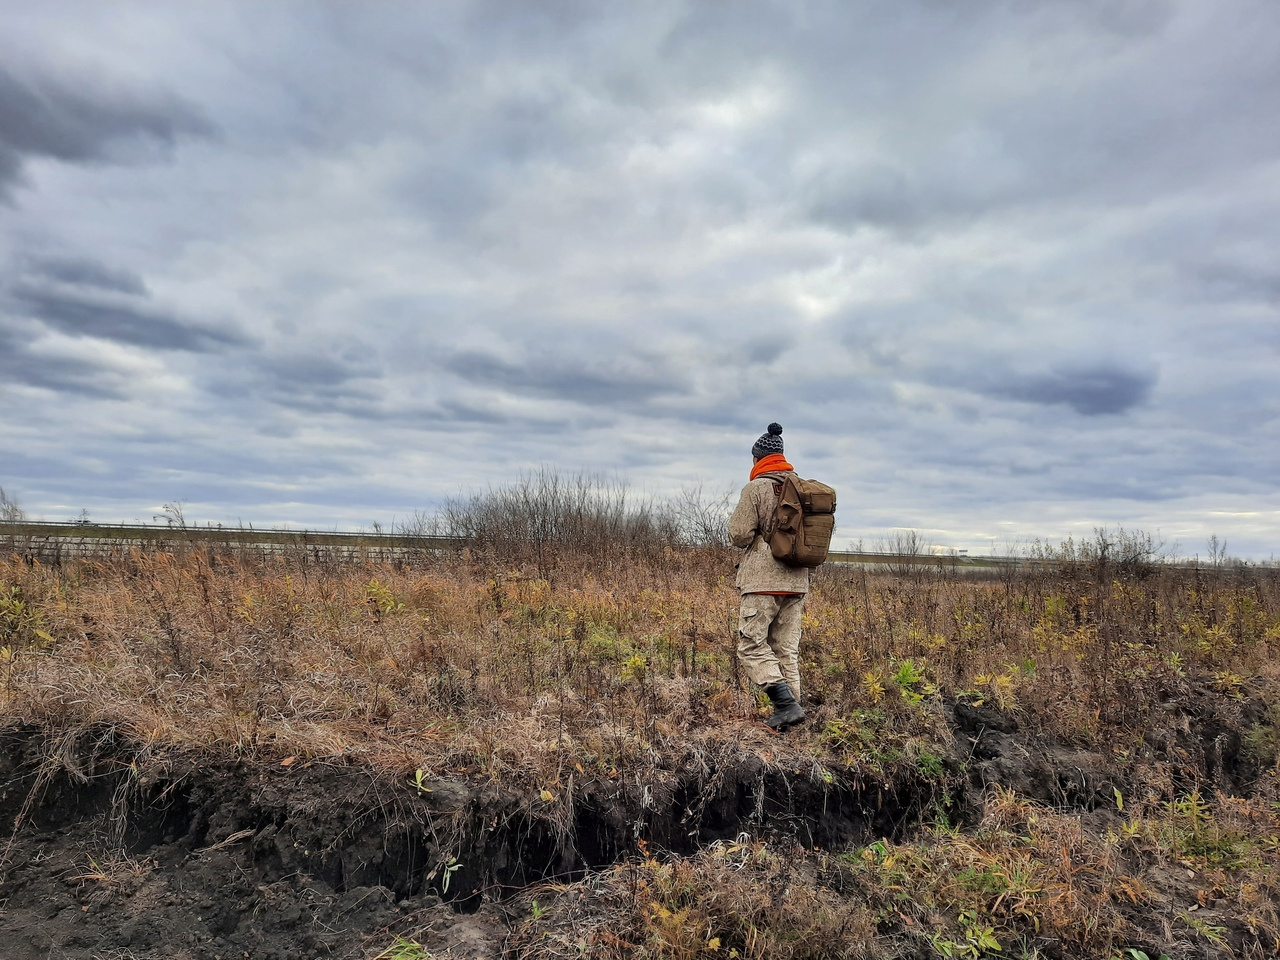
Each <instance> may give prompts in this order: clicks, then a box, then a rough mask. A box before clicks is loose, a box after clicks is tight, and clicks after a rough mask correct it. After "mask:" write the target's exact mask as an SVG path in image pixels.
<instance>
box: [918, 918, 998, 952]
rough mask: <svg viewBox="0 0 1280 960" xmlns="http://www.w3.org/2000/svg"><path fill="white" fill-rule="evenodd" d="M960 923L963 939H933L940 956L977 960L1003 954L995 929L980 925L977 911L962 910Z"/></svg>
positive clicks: (937, 937) (938, 937)
mask: <svg viewBox="0 0 1280 960" xmlns="http://www.w3.org/2000/svg"><path fill="white" fill-rule="evenodd" d="M959 921H960V928H961V937H962V939H960V940H948V939H946V938H945V937H942V936H935V937H934V938H933V948H934V949H935V950H937V951H938V953H939V955H941V956H944V957H956V958H969V960H977V958H978V957H981V956H982V955H983V954H985V953H989V952H995V953H999V952H1001V947H1000V941H999V940H997V939H996V931H995V928H994V927H992V926H989V925H987V924H983V923H979V922H978V912H977V911H976V910H961V911H960V917H959Z"/></svg>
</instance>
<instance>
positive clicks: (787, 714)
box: [764, 680, 804, 732]
mask: <svg viewBox="0 0 1280 960" xmlns="http://www.w3.org/2000/svg"><path fill="white" fill-rule="evenodd" d="M764 692H765V693H766V694H768V695H769V699H770V700H771V701H773V713H771V714H770V715H769V719H768V720H766V721H765V722H764V723H765V726H767V727H772V728H773V729H774V730H777V731H779V732H781V731H783V730H786V729H788V728H789V727H794V726H795V725H796V724H797V723H799V722H800V721H801V720H803V719H804V707H802V706H800V702H799V701H798V700H796V698H795V697H793V696H792V695H791V688H790V687H788V686H787V683H786V681H785V680H783V681H781V682H779V683H772V684H770V685H769V686H767V687H765V688H764Z"/></svg>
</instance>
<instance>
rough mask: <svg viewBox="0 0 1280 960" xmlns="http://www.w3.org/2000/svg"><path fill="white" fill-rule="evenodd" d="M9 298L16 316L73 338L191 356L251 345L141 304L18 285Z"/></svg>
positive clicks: (75, 291)
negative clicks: (37, 321)
mask: <svg viewBox="0 0 1280 960" xmlns="http://www.w3.org/2000/svg"><path fill="white" fill-rule="evenodd" d="M9 295H10V298H11V299H12V301H13V304H14V309H15V310H16V311H18V312H19V313H22V314H24V315H26V316H30V317H34V318H35V319H37V320H39V321H41V322H42V323H44V324H46V325H47V326H49V327H51V328H53V329H55V330H58V331H59V332H61V333H65V334H69V335H71V336H76V337H97V338H100V339H103V340H114V341H116V342H118V343H128V344H133V345H135V346H141V347H151V348H154V349H157V350H186V351H190V352H193V353H210V352H213V351H217V350H222V349H225V348H227V347H229V346H244V345H246V344H248V343H249V342H250V341H249V339H248V338H246V337H244V336H243V335H241V334H238V333H235V332H233V331H227V330H213V329H206V328H200V327H196V326H194V325H192V324H190V323H188V322H186V321H184V320H183V319H181V318H180V317H177V316H175V315H174V314H172V313H169V312H166V311H163V310H160V309H157V308H156V307H154V306H153V305H151V304H149V303H147V302H146V301H145V299H141V300H134V299H111V298H108V297H102V296H97V295H94V294H93V293H91V292H88V291H83V290H79V289H50V288H41V287H38V286H35V285H33V284H16V285H14V286H13V287H11V288H10V290H9Z"/></svg>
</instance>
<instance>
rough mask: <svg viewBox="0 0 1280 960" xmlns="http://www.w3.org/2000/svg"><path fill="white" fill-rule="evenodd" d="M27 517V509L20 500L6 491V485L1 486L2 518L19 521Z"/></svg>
mask: <svg viewBox="0 0 1280 960" xmlns="http://www.w3.org/2000/svg"><path fill="white" fill-rule="evenodd" d="M25 519H27V514H26V511H24V510H23V509H22V508H21V507H20V506H18V502H17V501H16V500H14V499H13V498H12V497H10V496H9V495H8V494H7V493H5V492H4V487H0V520H3V521H6V522H8V523H17V522H19V521H22V520H25Z"/></svg>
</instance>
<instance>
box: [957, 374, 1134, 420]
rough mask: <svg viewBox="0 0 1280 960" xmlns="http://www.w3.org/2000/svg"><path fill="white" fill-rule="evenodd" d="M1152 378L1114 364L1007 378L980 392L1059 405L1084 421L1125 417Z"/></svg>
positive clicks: (988, 385) (1024, 400) (1045, 404)
mask: <svg viewBox="0 0 1280 960" xmlns="http://www.w3.org/2000/svg"><path fill="white" fill-rule="evenodd" d="M1156 379H1157V377H1156V374H1155V373H1153V372H1150V371H1145V370H1133V369H1129V368H1126V367H1122V366H1119V365H1115V364H1098V365H1096V366H1088V367H1083V366H1082V367H1067V368H1062V369H1058V370H1053V371H1050V372H1048V373H1042V374H1010V375H1008V379H1007V380H1004V381H1003V382H993V383H988V384H987V385H986V386H985V387H984V388H982V392H983V393H984V394H985V395H987V396H990V397H1004V398H1007V399H1010V400H1020V401H1023V402H1025V403H1034V404H1041V405H1044V406H1052V405H1057V404H1062V405H1065V406H1068V407H1071V408H1072V409H1073V410H1075V411H1076V413H1080V414H1083V415H1084V416H1087V417H1097V416H1103V415H1105V414H1118V413H1125V412H1126V411H1128V410H1131V409H1132V408H1133V407H1135V406H1137V405H1138V404H1141V403H1143V402H1144V401H1146V400H1147V398H1148V397H1149V396H1150V395H1151V390H1152V388H1153V387H1154V386H1155V384H1156Z"/></svg>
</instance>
